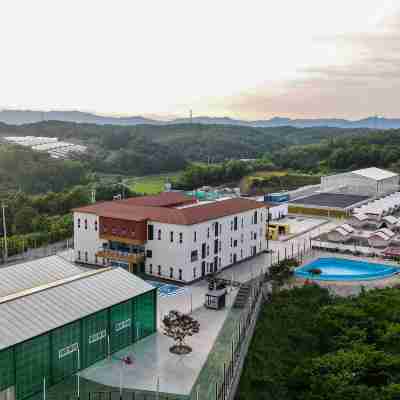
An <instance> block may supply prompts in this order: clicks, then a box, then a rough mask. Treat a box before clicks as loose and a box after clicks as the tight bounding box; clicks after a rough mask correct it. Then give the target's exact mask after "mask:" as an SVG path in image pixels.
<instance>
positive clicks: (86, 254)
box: [85, 251, 89, 262]
mask: <svg viewBox="0 0 400 400" xmlns="http://www.w3.org/2000/svg"><path fill="white" fill-rule="evenodd" d="M88 260H89V256H88V252H87V251H85V262H88Z"/></svg>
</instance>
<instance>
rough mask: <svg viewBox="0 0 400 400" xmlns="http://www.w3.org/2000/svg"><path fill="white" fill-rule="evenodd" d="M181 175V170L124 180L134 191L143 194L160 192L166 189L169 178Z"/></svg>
mask: <svg viewBox="0 0 400 400" xmlns="http://www.w3.org/2000/svg"><path fill="white" fill-rule="evenodd" d="M178 176H179V172H174V173H168V174H160V175H149V176H144V177H140V178H129V179H126V180H125V181H124V182H125V184H126V185H128V186H129V187H130V188H131V189H132V190H133V191H135V192H137V193H143V194H158V193H160V192H162V191H163V190H164V187H165V183H166V182H167V180H170V179H175V178H177V177H178Z"/></svg>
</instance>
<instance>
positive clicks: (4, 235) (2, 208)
mask: <svg viewBox="0 0 400 400" xmlns="http://www.w3.org/2000/svg"><path fill="white" fill-rule="evenodd" d="M6 207H7V206H6V205H5V204H4V203H2V204H1V210H2V214H3V237H4V255H3V258H4V263H7V261H8V245H7V225H6V211H5V210H6Z"/></svg>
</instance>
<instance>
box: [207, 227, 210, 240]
mask: <svg viewBox="0 0 400 400" xmlns="http://www.w3.org/2000/svg"><path fill="white" fill-rule="evenodd" d="M207 239H210V228H207Z"/></svg>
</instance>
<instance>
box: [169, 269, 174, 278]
mask: <svg viewBox="0 0 400 400" xmlns="http://www.w3.org/2000/svg"><path fill="white" fill-rule="evenodd" d="M169 277H170V278H171V279H172V278H173V277H174V269H173V268H172V267H171V268H170V269H169Z"/></svg>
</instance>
